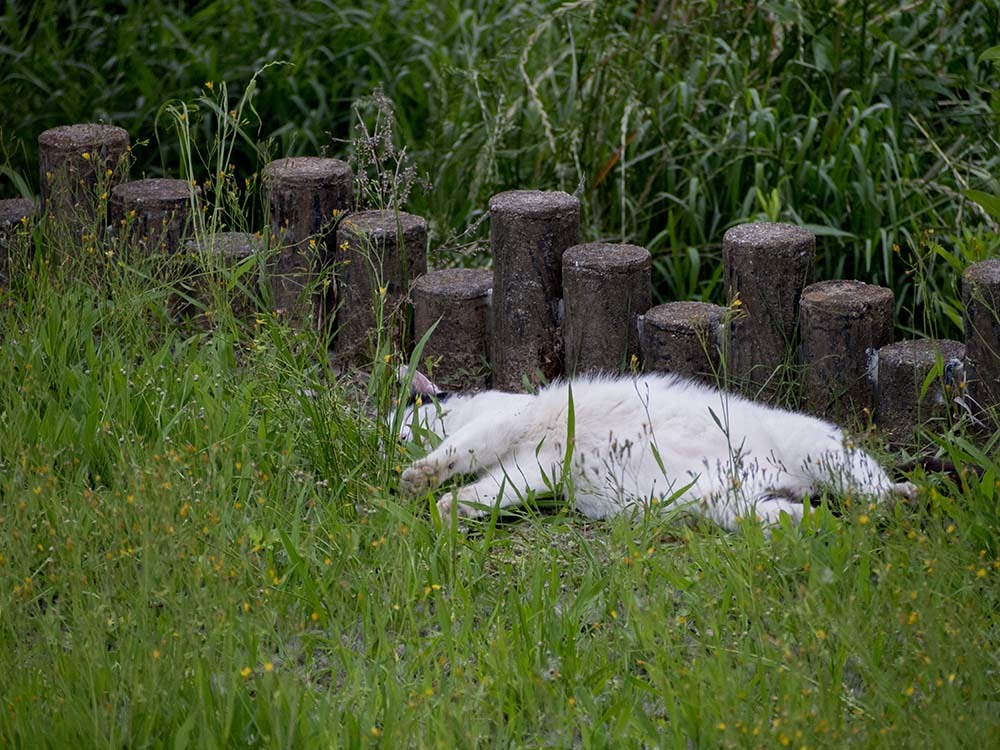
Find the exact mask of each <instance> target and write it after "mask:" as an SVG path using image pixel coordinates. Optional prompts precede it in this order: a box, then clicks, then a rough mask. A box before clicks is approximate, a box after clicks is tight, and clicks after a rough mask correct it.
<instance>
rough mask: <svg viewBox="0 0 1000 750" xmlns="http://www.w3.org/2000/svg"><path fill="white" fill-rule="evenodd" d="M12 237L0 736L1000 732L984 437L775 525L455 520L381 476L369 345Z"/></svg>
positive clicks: (108, 741) (147, 739) (389, 457)
mask: <svg viewBox="0 0 1000 750" xmlns="http://www.w3.org/2000/svg"><path fill="white" fill-rule="evenodd" d="M29 229H30V232H26V233H25V234H23V235H22V236H21V237H20V239H19V240H18V242H19V243H20V244H19V245H18V247H17V249H18V251H19V252H16V253H15V254H14V256H15V257H16V258H22V259H23V262H22V263H21V264H20V266H19V267H16V268H15V269H14V271H13V273H12V274H11V280H10V286H9V288H7V289H5V291H4V293H3V296H2V297H0V326H2V328H0V330H3V331H4V345H3V347H2V348H0V420H2V430H0V463H2V478H0V696H2V698H0V742H2V743H3V744H4V745H5V746H11V747H32V748H37V747H66V746H72V745H79V746H83V747H104V746H108V747H110V746H115V747H122V746H127V747H143V746H153V747H159V746H172V747H178V748H184V747H219V746H247V745H249V746H266V747H303V746H305V747H310V746H317V745H321V746H329V747H341V746H344V747H362V746H365V747H376V746H386V747H396V746H401V745H407V746H412V747H427V746H441V747H470V746H476V745H482V746H490V747H493V746H511V747H536V746H537V747H567V746H582V747H611V746H613V747H649V746H661V747H676V746H678V745H682V746H683V745H684V744H685V743H693V744H695V745H698V746H706V747H717V746H740V747H742V746H759V747H773V746H780V745H785V744H788V745H790V746H795V747H801V746H808V747H841V746H844V745H848V744H851V745H859V746H923V747H950V746H958V745H966V744H987V745H988V744H990V743H991V742H995V741H996V738H997V734H998V732H1000V720H998V718H997V717H998V712H997V705H998V702H1000V674H998V668H1000V664H998V661H997V654H998V653H1000V614H998V613H1000V600H998V592H1000V587H998V586H997V585H996V581H997V577H998V576H1000V563H998V561H997V551H998V549H1000V539H998V530H1000V522H998V519H997V497H998V494H1000V483H998V481H997V477H998V476H1000V463H998V461H997V459H996V455H995V452H992V451H991V450H990V449H986V448H984V447H983V445H982V444H974V443H969V442H966V440H965V439H964V438H962V437H960V436H952V435H944V436H938V438H937V439H938V441H939V442H940V444H941V448H942V450H943V451H944V452H946V453H947V454H948V455H950V456H951V458H952V459H953V460H955V461H956V462H957V463H958V464H959V465H960V467H965V468H967V469H969V471H968V472H966V473H965V474H964V478H963V479H962V483H961V485H960V486H959V485H955V484H954V483H952V482H951V481H950V480H947V479H944V478H941V477H935V476H924V475H920V474H918V476H917V477H915V479H916V481H917V482H918V483H919V485H920V486H921V495H920V498H919V500H918V501H917V502H915V503H913V504H909V505H903V506H899V507H896V508H894V509H891V510H885V509H877V508H872V507H869V506H854V507H848V508H847V509H846V510H845V511H844V513H843V514H842V515H838V516H835V515H833V514H832V513H831V512H830V511H829V510H828V509H827V508H826V507H823V508H820V509H818V510H816V511H814V512H813V513H812V514H811V515H809V516H808V518H807V520H806V522H805V523H804V525H803V526H802V527H801V528H800V529H796V528H791V527H787V528H780V529H777V530H775V532H774V534H773V536H772V537H771V538H770V539H765V537H764V535H763V534H762V532H761V530H760V528H758V527H755V526H747V527H745V528H743V529H741V530H740V531H739V532H737V533H732V534H730V533H725V532H723V531H721V530H720V529H718V528H715V527H713V526H711V525H708V524H695V525H691V524H688V523H684V522H682V521H680V520H678V519H677V518H673V517H671V514H670V513H669V512H666V511H656V510H654V511H652V512H649V513H647V514H644V515H640V516H639V517H637V518H634V519H628V518H623V519H617V520H614V521H609V522H606V523H594V522H587V521H585V520H583V519H581V518H579V517H576V516H574V515H573V514H571V513H566V512H556V513H554V514H553V513H547V514H541V515H539V514H537V513H536V512H531V511H529V512H528V513H527V517H526V518H524V519H523V520H521V521H520V522H514V523H511V522H505V523H503V524H498V523H496V522H495V521H491V522H484V523H482V524H475V525H473V526H472V528H471V529H470V530H469V531H468V532H467V533H466V532H457V531H454V530H447V529H442V528H440V526H438V525H437V523H436V521H435V520H434V517H433V514H432V512H431V510H430V498H426V499H418V500H409V499H402V498H400V497H399V496H397V495H396V493H395V486H396V477H397V475H398V472H399V470H400V468H401V466H402V465H404V464H405V462H406V460H407V456H406V453H405V451H404V450H403V449H402V448H400V447H399V446H397V445H396V443H395V441H394V440H393V439H392V436H391V434H390V433H389V431H388V429H387V428H386V427H385V423H384V418H383V417H381V416H379V415H386V414H389V413H390V412H391V410H392V408H393V407H392V398H393V397H394V395H395V394H394V392H393V391H394V389H393V388H392V387H391V386H390V385H389V384H387V383H386V380H385V375H386V372H387V370H388V369H389V368H388V366H386V365H385V363H384V362H383V360H382V359H381V358H380V359H379V360H378V362H379V363H381V364H380V365H379V366H378V367H376V370H375V375H374V377H373V381H372V382H371V383H370V385H369V388H368V390H367V391H363V392H359V391H358V390H357V389H356V388H352V387H351V386H349V385H348V384H347V383H346V382H344V383H338V382H337V381H335V380H333V379H332V378H331V377H330V376H329V374H328V372H327V371H326V369H325V365H320V364H318V363H320V362H325V361H326V357H325V346H324V344H323V342H322V341H321V340H319V339H317V338H315V337H313V336H311V335H310V334H304V333H298V334H296V333H293V332H292V331H290V330H287V329H284V328H282V327H281V325H280V324H279V323H277V322H275V321H274V320H273V319H272V318H270V317H269V316H267V315H266V314H262V315H260V316H258V317H257V318H255V319H254V320H253V321H250V322H248V323H247V324H246V325H244V326H243V327H240V326H239V325H237V323H236V322H235V321H233V320H227V319H226V318H225V316H223V317H221V318H220V319H219V320H220V321H221V322H220V325H219V327H218V328H217V329H216V330H214V331H212V332H199V331H198V330H197V329H195V328H192V327H189V326H188V327H185V326H184V325H178V324H177V322H176V321H175V320H174V317H175V316H176V295H175V294H174V293H173V287H172V285H171V284H170V283H168V280H166V279H164V277H163V275H162V274H160V275H159V276H156V275H153V274H151V273H150V272H149V266H150V265H151V263H150V262H146V263H142V262H139V261H135V262H134V263H133V264H131V265H130V264H126V263H125V262H123V261H122V260H121V259H120V255H119V254H114V255H112V256H110V257H109V256H108V255H107V254H106V252H104V251H103V250H104V247H105V246H104V245H101V244H99V245H98V249H97V252H95V253H94V254H93V255H90V254H85V255H84V259H85V263H84V264H81V263H80V262H79V258H78V256H74V255H73V254H72V253H71V252H69V250H67V251H66V252H64V253H61V254H60V253H56V252H53V251H52V247H51V238H52V237H53V236H55V235H54V234H53V228H52V227H51V225H50V224H49V223H48V222H41V223H39V224H37V225H35V226H33V227H30V228H29ZM83 269H86V270H88V271H89V272H90V273H89V275H85V274H84V273H83ZM99 270H100V271H102V273H97V271H99ZM158 279H159V280H158ZM303 389H311V390H312V391H315V392H316V393H317V394H318V396H316V397H314V398H313V397H309V396H307V395H305V391H304V390H303ZM996 439H1000V436H996V437H995V438H994V440H996ZM991 454H992V455H991ZM976 472H978V473H976Z"/></svg>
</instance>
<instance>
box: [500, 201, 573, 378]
mask: <svg viewBox="0 0 1000 750" xmlns="http://www.w3.org/2000/svg"><path fill="white" fill-rule="evenodd" d="M490 221H491V226H490V247H491V249H492V252H493V299H494V312H493V336H492V344H491V346H490V352H491V355H492V357H493V387H494V388H498V389H500V390H505V391H519V390H522V389H523V388H524V386H525V382H527V383H529V384H537V383H539V382H540V381H541V380H542V379H545V380H551V379H552V378H555V377H557V376H559V375H560V374H561V373H562V338H561V336H560V331H559V326H560V317H561V316H560V307H561V295H562V255H563V252H564V251H565V250H566V249H567V248H569V247H572V246H573V245H575V244H577V242H578V238H579V235H580V201H579V200H577V199H576V198H575V197H573V196H572V195H569V194H568V193H563V192H558V191H553V192H546V191H539V190H511V191H508V192H505V193H500V194H499V195H495V196H493V197H492V198H491V199H490Z"/></svg>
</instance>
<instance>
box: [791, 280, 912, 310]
mask: <svg viewBox="0 0 1000 750" xmlns="http://www.w3.org/2000/svg"><path fill="white" fill-rule="evenodd" d="M893 301H894V298H893V294H892V290H891V289H887V288H886V287H884V286H875V285H874V284H866V283H865V282H863V281H855V280H854V279H844V280H833V281H817V282H816V283H815V284H810V285H809V286H807V287H806V288H805V289H803V290H802V298H801V304H802V305H803V306H815V307H821V308H822V309H824V310H828V311H830V312H834V313H837V314H838V315H863V314H864V313H865V311H866V310H869V309H871V307H872V306H875V305H888V306H889V309H890V310H892V308H893Z"/></svg>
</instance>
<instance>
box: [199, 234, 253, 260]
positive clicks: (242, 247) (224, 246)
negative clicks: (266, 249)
mask: <svg viewBox="0 0 1000 750" xmlns="http://www.w3.org/2000/svg"><path fill="white" fill-rule="evenodd" d="M263 246H264V240H263V238H261V237H258V236H257V235H255V234H251V233H249V232H216V233H215V234H212V235H209V236H208V237H201V238H198V239H193V240H188V242H187V248H188V251H189V252H192V253H196V252H204V253H215V254H216V255H221V256H223V257H225V258H232V259H233V260H240V259H242V258H246V257H249V256H250V255H251V254H252V253H255V252H258V251H260V249H261V248H262V247H263Z"/></svg>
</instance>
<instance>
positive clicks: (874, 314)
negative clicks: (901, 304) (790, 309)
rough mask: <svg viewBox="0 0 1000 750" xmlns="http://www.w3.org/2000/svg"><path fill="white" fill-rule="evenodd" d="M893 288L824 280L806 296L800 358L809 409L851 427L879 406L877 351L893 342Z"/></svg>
mask: <svg viewBox="0 0 1000 750" xmlns="http://www.w3.org/2000/svg"><path fill="white" fill-rule="evenodd" d="M893 311H894V304H893V295H892V290H891V289H886V288H885V287H881V286H873V285H871V284H865V283H863V282H860V281H820V282H817V283H815V284H810V285H809V286H807V287H806V288H805V289H804V290H803V292H802V298H801V302H800V306H799V338H800V343H799V358H800V360H801V363H802V365H803V377H802V402H803V408H804V409H805V410H806V411H808V412H810V413H812V414H816V415H818V416H822V417H826V418H827V419H832V420H834V421H839V422H842V423H847V422H848V421H851V420H854V419H856V418H858V417H859V416H860V415H862V414H863V413H864V412H865V411H867V412H868V413H869V414H871V413H872V410H873V408H874V405H875V384H874V383H873V382H872V377H871V376H872V374H873V373H872V368H873V365H874V358H875V352H877V351H878V349H879V348H880V347H883V346H886V345H887V344H891V343H892V331H893Z"/></svg>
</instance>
